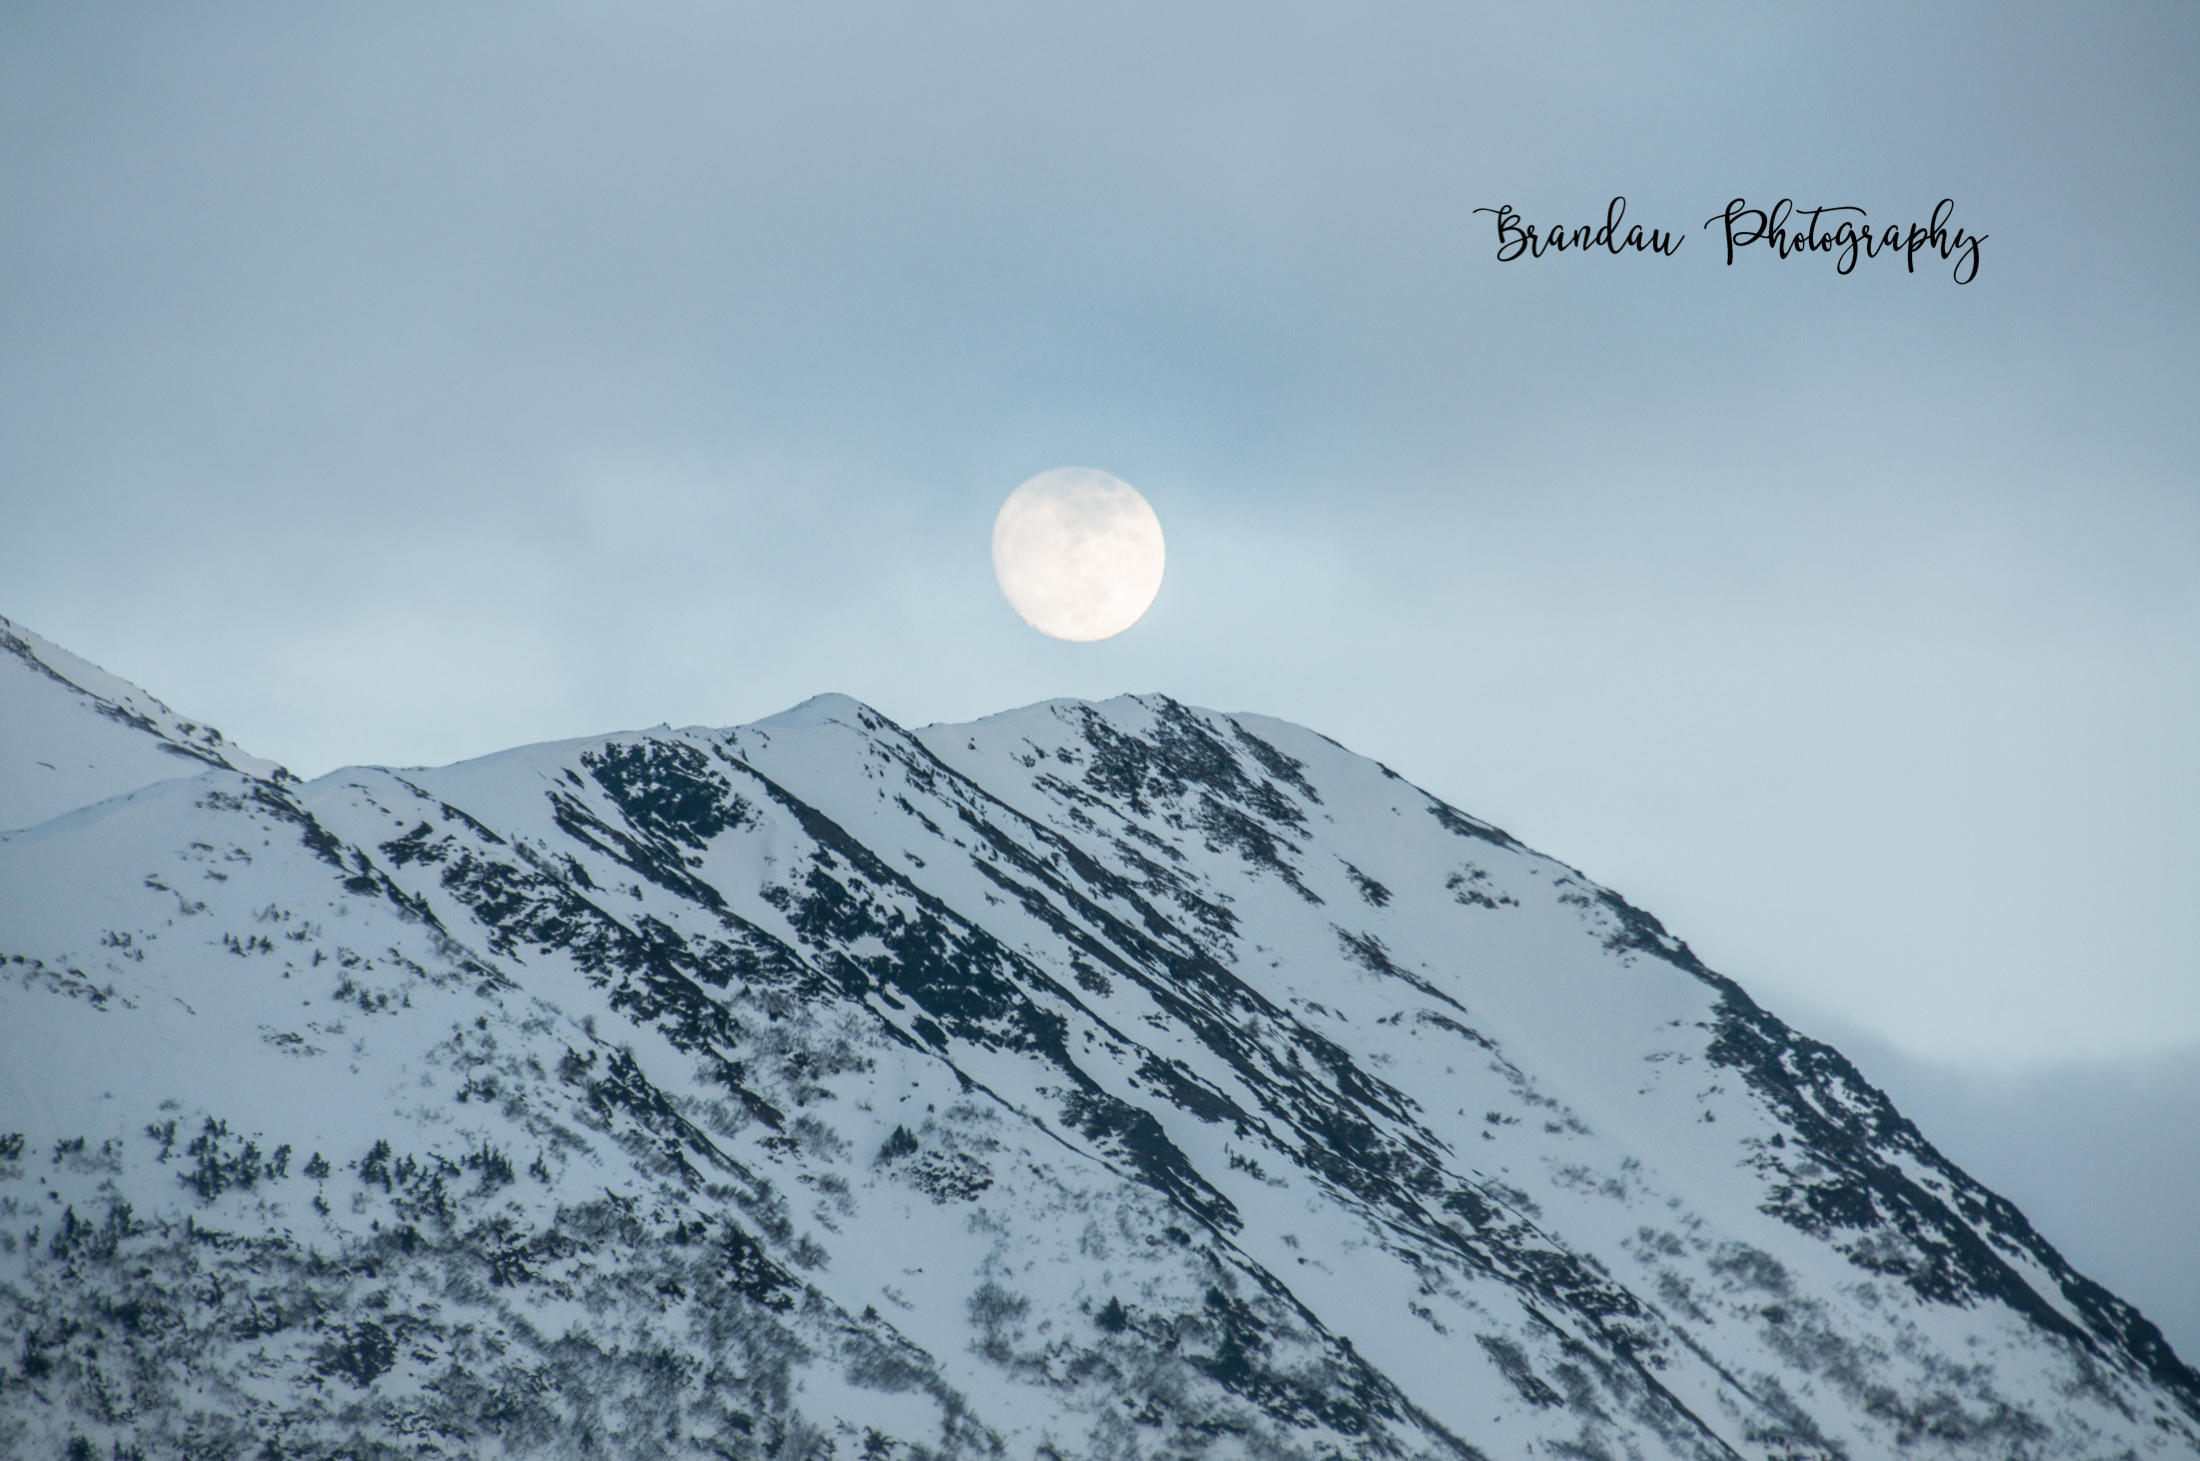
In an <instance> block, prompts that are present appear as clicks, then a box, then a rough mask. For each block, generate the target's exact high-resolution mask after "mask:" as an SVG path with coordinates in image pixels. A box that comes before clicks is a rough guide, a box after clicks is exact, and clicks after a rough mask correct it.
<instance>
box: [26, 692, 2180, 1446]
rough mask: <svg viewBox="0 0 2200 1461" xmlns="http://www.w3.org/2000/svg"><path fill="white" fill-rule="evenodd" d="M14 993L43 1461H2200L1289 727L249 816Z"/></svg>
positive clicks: (1884, 1182)
mask: <svg viewBox="0 0 2200 1461" xmlns="http://www.w3.org/2000/svg"><path fill="white" fill-rule="evenodd" d="M37 662H38V663H41V664H44V663H48V661H46V660H44V659H40V660H38V661H37ZM68 684H69V687H70V689H71V691H72V692H73V693H76V694H80V695H89V694H90V692H87V691H84V690H82V689H81V687H79V686H78V685H77V683H76V682H75V681H69V682H68ZM108 698H109V700H110V701H111V702H112V703H116V704H121V703H124V702H122V701H121V700H119V699H115V698H114V696H113V694H112V692H110V693H109V696H108ZM94 718H95V719H97V718H98V717H97V714H96V712H95V715H94ZM141 733H144V732H142V731H141ZM0 961H4V967H5V969H6V970H7V971H8V972H9V976H10V977H9V979H8V980H6V981H0V1000H4V1001H5V1004H6V1009H5V1012H4V1014H0V1095H4V1097H5V1107H4V1109H5V1111H6V1112H7V1113H8V1114H7V1116H6V1117H5V1118H0V1126H6V1127H8V1128H9V1129H8V1130H6V1131H0V1204H6V1207H5V1211H7V1212H12V1213H14V1214H15V1217H14V1218H13V1219H8V1220H6V1221H7V1222H12V1223H13V1224H14V1226H13V1227H12V1228H10V1227H7V1226H6V1223H5V1222H0V1234H4V1235H5V1236H6V1238H7V1241H6V1242H5V1243H0V1273H4V1274H5V1275H6V1278H5V1283H4V1291H5V1293H6V1294H7V1295H8V1296H9V1297H8V1303H9V1304H10V1305H12V1307H11V1308H9V1309H8V1310H6V1311H5V1312H7V1313H8V1314H9V1316H10V1317H9V1319H8V1321H7V1322H8V1323H9V1324H10V1325H11V1326H13V1327H12V1329H11V1330H10V1333H9V1334H8V1335H7V1336H6V1339H7V1343H8V1344H9V1345H10V1346H12V1347H13V1348H12V1349H11V1352H19V1353H20V1355H21V1356H22V1358H21V1362H20V1370H21V1374H22V1379H21V1380H20V1381H18V1380H17V1379H16V1378H14V1377H13V1376H11V1377H10V1378H9V1379H8V1380H7V1381H6V1385H5V1388H4V1389H0V1448H4V1449H7V1450H8V1451H9V1452H10V1454H19V1453H27V1452H29V1451H31V1450H34V1449H35V1448H36V1447H40V1446H43V1447H45V1448H46V1449H48V1450H58V1449H59V1448H60V1447H61V1446H62V1445H64V1444H66V1443H67V1442H68V1441H69V1438H70V1437H72V1436H83V1437H88V1438H91V1439H92V1440H93V1441H94V1443H95V1444H96V1445H97V1446H98V1448H99V1449H101V1450H102V1451H105V1450H109V1449H113V1448H126V1447H130V1446H136V1447H139V1448H141V1449H144V1450H146V1451H147V1453H149V1454H150V1453H156V1452H157V1453H181V1452H185V1451H189V1452H193V1453H196V1452H200V1451H209V1452H211V1451H219V1450H225V1449H226V1450H228V1451H231V1452H246V1453H250V1452H254V1451H257V1450H260V1449H263V1448H269V1447H279V1448H280V1449H281V1450H282V1451H283V1452H284V1453H286V1454H291V1453H304V1454H322V1453H329V1452H332V1451H334V1450H337V1449H341V1448H350V1449H354V1450H356V1449H358V1448H359V1447H361V1446H366V1447H368V1448H369V1449H372V1448H375V1447H381V1448H384V1449H385V1450H387V1451H389V1452H390V1453H391V1454H394V1453H395V1451H396V1450H398V1449H401V1448H412V1449H414V1450H418V1449H419V1447H421V1446H432V1447H433V1448H435V1449H436V1450H437V1451H438V1452H439V1453H441V1454H480V1453H484V1452H496V1451H503V1452H509V1453H513V1454H543V1455H557V1454H579V1453H581V1452H583V1451H591V1450H592V1451H598V1452H602V1451H608V1452H611V1453H614V1454H620V1455H632V1456H680V1455H696V1456H706V1455H716V1456H724V1455H733V1456H744V1457H748V1456H754V1457H764V1456H773V1457H793V1456H802V1457H823V1456H827V1455H839V1456H849V1457H853V1456H862V1457H866V1458H868V1457H885V1456H892V1457H907V1458H916V1457H979V1456H984V1457H994V1456H1004V1455H1017V1456H1025V1455H1028V1456H1058V1457H1059V1456H1122V1457H1131V1456H1144V1455H1163V1454H1165V1455H1171V1456H1247V1457H1250V1456H1262V1457H1307V1458H1314V1457H1331V1458H1341V1457H1354V1458H1370V1461H1373V1458H1388V1457H1408V1456H1411V1457H1424V1456H1426V1457H1494V1456H1500V1455H1508V1456H1509V1455H1523V1456H1528V1455H1573V1456H1600V1455H1602V1456H1616V1455H1633V1456H1672V1457H1690V1458H1699V1457H1723V1458H1731V1457H1736V1456H1747V1457H1751V1458H1762V1461H1769V1458H1773V1457H1781V1458H1806V1457H1807V1458H1813V1461H1829V1458H1844V1461H1845V1458H1863V1457H1867V1456H1880V1455H1889V1454H1915V1455H1931V1456H1948V1457H1981V1458H1985V1457H1992V1458H1996V1461H1999V1458H2004V1457H2009V1456H2016V1455H2022V1456H2026V1457H2041V1458H2044V1457H2050V1456H2093V1455H2137V1456H2168V1455H2190V1454H2192V1453H2193V1452H2194V1451H2195V1449H2200V1376H2196V1375H2195V1374H2194V1373H2193V1371H2191V1370H2190V1369H2189V1368H2187V1367H2186V1366H2185V1365H2184V1364H2183V1363H2182V1362H2181V1361H2180V1360H2179V1359H2178V1358H2177V1356H2175V1355H2174V1354H2173V1353H2172V1352H2171V1351H2170V1349H2169V1347H2168V1346H2167V1345H2166V1344H2164V1343H2163V1342H2162V1340H2161V1336H2160V1335H2159V1334H2158V1333H2157V1332H2156V1331H2155V1330H2154V1328H2153V1326H2152V1325H2150V1324H2148V1323H2147V1322H2146V1321H2145V1320H2144V1318H2143V1317H2141V1316H2140V1315H2139V1314H2138V1312H2137V1311H2136V1310H2134V1309H2133V1308H2131V1306H2130V1305H2128V1304H2126V1303H2124V1302H2123V1301H2121V1300H2119V1299H2117V1298H2115V1297H2114V1296H2113V1295H2111V1294H2108V1293H2107V1292H2106V1291H2105V1290H2102V1289H2101V1288H2099V1287H2098V1286H2097V1285H2094V1284H2092V1283H2091V1282H2090V1281H2088V1280H2087V1279H2085V1278H2084V1277H2083V1276H2082V1275H2079V1274H2077V1273H2075V1272H2074V1271H2072V1270H2071V1269H2070V1267H2069V1265H2068V1264H2067V1263H2066V1262H2065V1261H2064V1260H2063V1259H2062V1258H2061V1256H2060V1255H2059V1254H2057V1253H2056V1252H2055V1250H2054V1249H2053V1248H2052V1247H2051V1246H2050V1245H2049V1244H2047V1243H2046V1242H2045V1241H2044V1240H2043V1239H2041V1238H2040V1237H2039V1235H2038V1234H2036V1233H2035V1232H2033V1231H2032V1229H2031V1228H2030V1226H2029V1225H2028V1224H2027V1223H2026V1222H2025V1220H2024V1218H2023V1216H2022V1214H2021V1213H2019V1212H2017V1210H2016V1209H2015V1208H2014V1207H2013V1206H2011V1205H2010V1204H2009V1203H2007V1202H2006V1201H2004V1200H2003V1199H2001V1198H1999V1197H1998V1196H1996V1195H1995V1194H1993V1193H1991V1192H1989V1191H1987V1190H1986V1189H1984V1188H1983V1187H1981V1186H1980V1185H1979V1184H1978V1183H1976V1182H1975V1181H1973V1180H1972V1179H1970V1178H1969V1177H1968V1176H1966V1175H1965V1174H1964V1173H1963V1172H1961V1171H1960V1170H1958V1169H1957V1168H1955V1167H1954V1166H1953V1165H1952V1164H1951V1163H1949V1162H1948V1161H1947V1160H1946V1159H1945V1158H1944V1157H1943V1156H1942V1155H1941V1154H1940V1153H1939V1152H1938V1151H1936V1150H1935V1149H1934V1148H1933V1147H1932V1146H1931V1145H1930V1144H1929V1143H1928V1142H1927V1141H1926V1140H1925V1139H1924V1137H1923V1136H1922V1135H1921V1134H1920V1133H1919V1132H1918V1131H1917V1129H1916V1128H1915V1127H1914V1126H1913V1125H1912V1124H1911V1123H1909V1122H1908V1121H1907V1120H1905V1119H1904V1118H1903V1117H1902V1116H1901V1115H1900V1113H1898V1112H1897V1111H1895V1109H1894V1107H1893V1106H1892V1105H1891V1103H1889V1102H1888V1101H1887V1099H1886V1098H1885V1096H1884V1095H1882V1094H1881V1093H1880V1092H1878V1091H1876V1090H1874V1089H1873V1088H1872V1087H1871V1086H1870V1085H1869V1084H1868V1083H1867V1082H1866V1081H1865V1080H1864V1079H1863V1077H1862V1076H1861V1075H1860V1074H1859V1073H1858V1072H1857V1071H1856V1070H1855V1068H1854V1067H1853V1066H1852V1065H1850V1064H1849V1062H1847V1061H1846V1060H1845V1059H1843V1058H1842V1057H1841V1056H1840V1054H1839V1052H1837V1051H1834V1050H1832V1049H1831V1048H1830V1047H1828V1046H1825V1045H1823V1044H1821V1043H1818V1042H1816V1041H1812V1040H1810V1039H1808V1038H1807V1037H1805V1036H1802V1035H1799V1034H1797V1033H1796V1032H1795V1031H1793V1030H1791V1029H1789V1028H1788V1027H1787V1026H1786V1025H1785V1024H1783V1023H1782V1022H1781V1021H1780V1020H1778V1019H1777V1018H1776V1017H1774V1016H1773V1015H1772V1014H1770V1013H1769V1012H1767V1011H1765V1010H1764V1009H1762V1008H1761V1007H1760V1006H1758V1005H1757V1004H1756V1003H1755V1002H1753V1001H1752V1000H1751V999H1750V998H1749V996H1748V995H1747V994H1746V993H1745V992H1744V991H1742V989H1741V988H1740V987H1739V986H1738V985H1736V984H1734V983H1733V982H1732V981H1731V980H1728V979H1726V978H1724V977H1723V976H1721V975H1719V974H1717V973H1716V972H1714V971H1712V970H1710V969H1708V968H1706V967H1705V966H1704V965H1703V964H1702V963H1701V961H1700V960H1698V959H1697V958H1696V957H1695V955H1694V954H1692V953H1691V952H1690V951H1689V950H1688V948H1687V945H1685V944H1684V943H1682V942H1680V941H1679V940H1678V939H1676V938H1674V937H1673V936H1672V935H1670V934H1669V933H1667V931H1666V930H1665V929H1664V928H1663V927H1662V926H1661V925H1660V924H1659V923H1658V922H1657V920H1656V919H1655V918H1653V917H1651V916H1650V915H1649V914H1647V913H1645V912H1643V911H1641V910H1639V909H1637V908H1635V907H1634V906H1633V905H1631V904H1630V903H1628V902H1627V901H1626V900H1625V899H1624V898H1622V897H1620V896H1619V895H1618V894H1617V893H1615V892H1613V891H1611V890H1609V889H1606V888H1602V887H1599V886H1597V885H1596V884H1594V883H1593V882H1591V881H1589V880H1588V879H1586V878H1585V877H1583V876H1582V875H1581V874H1579V873H1578V872H1576V871H1574V870H1573V869H1571V868H1569V867H1567V866H1566V865H1565V864H1563V863H1560V862H1557V861H1555V860H1553V859H1550V858H1548V857H1545V856H1542V855H1541V854H1538V853H1535V852H1533V851H1531V850H1530V849H1527V848H1525V847H1523V846H1521V845H1520V844H1519V843H1518V842H1517V841H1515V840H1514V839H1513V838H1511V837H1509V836H1507V835H1506V834H1505V833H1503V832H1501V831H1499V830H1498V829H1496V828H1494V827H1491V826H1490V825H1488V824H1487V823H1484V822H1481V821H1479V820H1477V819H1475V818H1473V817H1470V816H1468V815H1466V814H1465V813H1462V812H1460V811H1458V810H1457V809H1455V808H1452V807H1450V806H1448V805H1447V804H1445V803H1444V802H1442V801H1440V800H1438V799H1437V798H1435V797H1432V796H1429V795H1428V794H1427V793H1425V792H1423V791H1421V790H1419V789H1418V788H1416V787H1414V786H1412V785H1411V784H1410V783H1408V782H1406V781H1404V780H1403V779H1401V778H1400V777H1398V776H1397V775H1396V774H1394V773H1393V772H1391V771H1390V770H1388V769H1387V768H1385V767H1382V766H1380V765H1379V764H1377V763H1375V762H1373V761H1369V760H1367V759H1365V758H1362V757H1359V756H1356V755H1354V754H1352V753H1351V752H1349V751H1347V750H1345V749H1344V748H1343V747H1341V746H1338V745H1337V744H1336V743H1335V742H1333V741H1330V740H1328V739H1327V738H1325V737H1323V736H1320V735H1318V734H1316V733H1314V732H1312V731H1308V730H1304V729H1302V728H1300V727H1297V726H1293V725H1290V724H1288V723H1286V722H1282V721H1276V720H1270V719H1266V718H1263V717H1258V716H1251V715H1225V714H1221V713H1218V712H1214V711H1208V710H1202V709H1198V708H1196V707H1191V706H1187V705H1184V704H1182V703H1180V702H1178V701H1176V700H1173V699H1171V698H1169V697H1166V696H1158V695H1144V696H1122V697H1117V698H1115V699H1111V700H1106V701H1100V702H1088V701H1079V700H1053V701H1046V702H1042V703H1040V704H1037V705H1032V706H1026V707H1024V708H1022V709H1019V710H1015V711H1010V712H1005V713H1003V714H1000V715H995V716H991V717H988V718H986V719H983V720H979V721H975V722H970V723H967V724H957V725H933V726H927V727H924V728H923V729H921V730H918V731H914V732H910V731H905V730H903V729H902V728H900V727H898V726H896V725H894V724H893V722H891V721H890V720H888V719H887V718H886V717H884V716H882V715H880V714H879V713H878V712H876V711H875V710H872V709H871V708H870V707H868V706H865V705H863V704H862V703H861V702H859V701H856V700H853V699H850V698H848V697H846V696H838V695H831V696H819V697H816V698H814V699H812V700H809V701H806V702H804V703H803V704H802V705H800V706H797V707H794V708H793V709H791V710H789V711H787V712H784V713H782V714H780V715H777V716H773V717H769V718H767V719H765V720H762V721H758V722H756V723H754V724H753V725H749V726H743V727H737V728H733V729H730V730H707V729H700V728H695V729H688V730H681V731H669V730H663V729H660V730H658V731H653V732H642V733H634V734H619V735H610V736H601V737H593V738H588V739H583V740H577V741H569V742H562V743H555V744H549V745H543V746H534V747H528V748H524V749H523V750H519V751H513V752H507V753H504V754H502V755H499V756H494V757H488V758H484V759H482V760H478V761H473V762H468V763H465V764H462V765H458V766H451V767H444V768H436V769H425V770H406V771H403V772H396V771H389V770H383V769H378V768H371V767H368V768H347V769H346V770H345V771H343V772H339V773H336V774H334V775H331V776H329V777H325V778H322V779H321V780H319V781H316V782H312V783H308V784H305V785H298V784H296V783H294V782H289V781H287V780H283V779H279V778H278V777H276V776H275V775H273V774H271V773H269V774H263V773H261V772H259V771H258V770H256V769H254V768H253V767H252V766H251V765H249V764H237V763H233V762H230V761H226V760H225V761H224V762H223V764H221V765H219V766H215V765H212V764H210V763H209V764H207V766H206V770H205V774H204V776H202V777H200V778H198V779H196V780H188V781H181V780H173V779H171V780H168V781H163V782H161V783H159V784H158V785H154V786H151V787H150V788H148V789H146V790H145V791H144V792H143V793H142V794H140V795H138V796H135V797H133V798H132V799H130V800H129V801H128V802H127V803H123V804H118V805H117V806H115V807H114V808H113V809H112V810H111V812H109V813H107V814H103V815H102V816H101V817H99V818H97V819H86V820H82V821H79V820H75V819H72V820H69V821H67V822H65V823H48V824H46V825H44V826H42V827H41V828H40V829H39V830H38V831H37V832H36V833H22V834H13V835H5V836H0ZM18 1128H19V1129H18ZM34 1177H35V1183H34V1181H33V1178H34ZM86 1336H92V1338H91V1339H89V1340H87V1338H86ZM431 1437H432V1438H433V1440H432V1441H430V1440H424V1439H422V1438H431Z"/></svg>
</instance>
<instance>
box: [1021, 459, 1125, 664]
mask: <svg viewBox="0 0 2200 1461" xmlns="http://www.w3.org/2000/svg"><path fill="white" fill-rule="evenodd" d="M1166 556H1167V555H1166V553H1165V552H1164V550H1163V546H1162V542H1161V519H1160V518H1157V517H1155V516H1154V512H1153V509H1152V508H1151V507H1149V506H1147V505H1146V499H1145V498H1143V497H1141V496H1139V495H1138V490H1137V489H1136V488H1134V487H1132V486H1131V484H1130V483H1128V482H1125V481H1122V480H1121V479H1119V478H1116V477H1111V476H1109V475H1108V474H1107V473H1106V472H1096V471H1093V470H1092V469H1090V468H1088V467H1056V468H1055V469H1054V470H1053V471H1051V472H1041V473H1040V474H1039V475H1038V476H1036V477H1033V478H1032V479H1031V480H1030V481H1028V482H1026V483H1024V485H1023V486H1021V487H1019V488H1017V489H1016V490H1015V491H1014V492H1011V493H1010V494H1009V495H1008V501H1006V502H1004V503H1002V504H1001V513H1000V516H998V517H996V518H994V519H993V572H994V575H995V576H996V577H998V578H999V579H1000V581H1001V592H1002V593H1004V594H1006V595H1008V601H1009V603H1011V604H1013V605H1015V607H1016V612H1017V613H1019V614H1021V615H1023V616H1024V622H1026V623H1027V624H1029V625H1030V626H1031V627H1032V628H1034V629H1036V630H1038V631H1039V632H1040V633H1041V634H1051V635H1053V636H1054V637H1055V638H1056V639H1075V640H1085V641H1089V640H1094V639H1106V638H1108V637H1109V636H1110V635H1114V634H1121V633H1122V632H1123V631H1124V630H1126V629H1128V628H1130V627H1131V625H1133V624H1136V623H1137V622H1138V620H1139V616H1140V615H1142V614H1144V613H1145V612H1146V610H1147V608H1148V607H1149V606H1151V605H1152V603H1153V600H1154V595H1155V594H1158V593H1160V592H1161V570H1162V567H1163V565H1164V562H1165V559H1166Z"/></svg>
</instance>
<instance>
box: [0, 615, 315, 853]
mask: <svg viewBox="0 0 2200 1461" xmlns="http://www.w3.org/2000/svg"><path fill="white" fill-rule="evenodd" d="M209 767H226V768H228V769H230V770H234V771H243V772H245V773H247V774H249V775H253V776H277V775H280V774H283V773H282V768H281V767H279V766H277V765H276V764H275V763H274V762H272V761H263V760H261V759H260V758H259V757H257V756H248V755H246V754H244V753H243V752H241V751H239V750H238V749H237V748H236V747H235V746H232V745H230V744H229V743H228V742H227V741H225V740H223V739H222V735H221V732H220V731H217V730H215V729H213V728H212V727H210V726H203V725H197V724H194V723H193V722H191V721H188V720H185V719H183V718H182V717H181V716H179V715H177V714H176V713H175V712H174V711H172V710H170V709H169V708H168V707H167V706H165V705H163V704H161V703H160V702H159V701H158V700H155V699H154V698H153V697H152V696H150V695H148V694H146V693H145V692H144V691H143V690H140V689H138V688H137V687H136V686H135V685H132V684H130V683H128V682H127V681H124V680H118V679H116V678H115V677H114V676H113V675H110V674H108V673H107V672H106V671H105V670H102V669H100V668H99V667H98V666H97V665H93V664H88V663H86V662H85V661H83V660H81V659H78V658H77V657H76V656H75V655H73V654H70V653H69V652H68V651H67V650H65V649H62V648H61V647H60V646H58V645H55V644H49V643H48V642H46V641H45V640H43V639H41V638H39V637H38V636H37V635H35V634H33V633H31V632H30V631H29V630H28V629H25V628H23V627H22V626H21V625H18V624H14V623H11V622H10V621H8V620H7V619H5V618H0V831H5V830H8V829H10V828H16V827H30V826H34V825H36V824H37V823H39V822H43V821H45V820H47V819H48V818H49V817H57V816H59V815H61V813H63V812H67V811H73V810H75V809H76V808H78V807H82V806H89V805H90V804H91V803H93V802H96V801H104V800H105V799H107V798H108V797H111V796H121V795H122V794H123V793H125V792H131V791H136V790H138V789H139V788H141V787H146V786H151V785H153V784H154V783H155V782H159V781H166V780H169V779H170V778H172V777H177V776H195V775H197V774H199V773H200V772H203V771H205V770H206V769H207V768H209Z"/></svg>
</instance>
